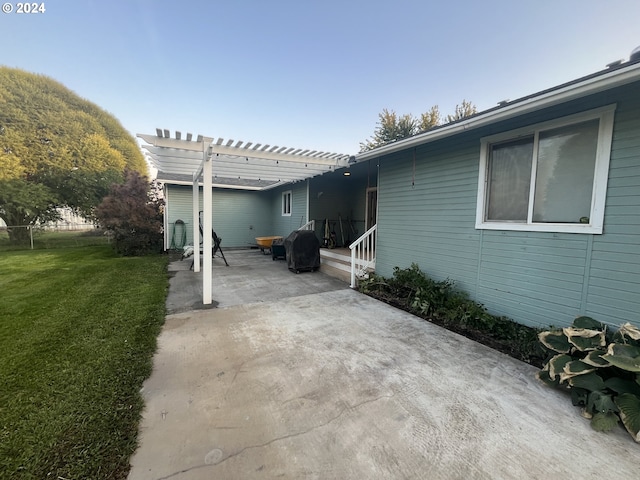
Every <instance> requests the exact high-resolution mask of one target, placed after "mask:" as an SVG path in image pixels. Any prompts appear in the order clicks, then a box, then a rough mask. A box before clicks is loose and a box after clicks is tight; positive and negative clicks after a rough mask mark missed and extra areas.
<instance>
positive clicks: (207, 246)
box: [202, 141, 213, 305]
mask: <svg viewBox="0 0 640 480" xmlns="http://www.w3.org/2000/svg"><path fill="white" fill-rule="evenodd" d="M208 149H209V143H207V142H204V141H203V142H202V156H203V158H204V161H203V164H202V177H203V179H202V252H203V253H202V303H203V304H204V305H210V304H211V288H212V283H213V278H212V276H213V275H212V274H213V234H212V232H213V218H212V217H213V205H212V201H213V192H212V187H213V186H212V183H213V179H212V177H213V175H212V173H213V167H212V165H211V163H212V162H211V158H210V157H209V155H208Z"/></svg>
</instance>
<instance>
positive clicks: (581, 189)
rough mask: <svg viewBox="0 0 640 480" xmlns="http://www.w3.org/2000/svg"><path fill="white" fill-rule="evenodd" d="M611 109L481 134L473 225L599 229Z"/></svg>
mask: <svg viewBox="0 0 640 480" xmlns="http://www.w3.org/2000/svg"><path fill="white" fill-rule="evenodd" d="M614 109H615V105H614V106H609V107H605V108H601V109H597V110H591V111H589V112H585V113H582V114H578V115H572V116H570V117H564V118H561V119H558V120H555V121H553V122H547V123H544V124H539V125H535V126H533V127H529V128H527V129H521V130H517V131H512V132H507V133H505V134H500V135H495V136H492V137H488V138H484V139H482V143H481V154H480V175H479V177H480V178H479V183H478V207H477V212H476V228H480V229H494V230H524V231H540V232H568V233H602V226H603V222H604V204H605V198H606V189H607V178H608V174H609V155H610V152H611V139H612V132H613V117H614Z"/></svg>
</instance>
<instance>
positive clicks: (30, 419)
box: [0, 242, 168, 479]
mask: <svg viewBox="0 0 640 480" xmlns="http://www.w3.org/2000/svg"><path fill="white" fill-rule="evenodd" d="M63 244H64V242H63ZM166 265H167V259H166V257H163V256H148V257H137V258H131V257H129V258H124V257H116V256H115V255H114V254H113V252H112V250H111V248H110V247H109V246H93V247H76V248H60V249H56V250H22V251H9V252H8V251H4V252H0V292H2V294H1V295H0V478H19V479H48V478H52V479H124V478H126V476H127V473H128V471H129V457H130V455H131V454H132V453H133V452H134V450H135V448H136V436H137V429H138V422H139V420H140V417H141V412H142V408H143V400H142V397H141V395H140V393H139V392H140V388H141V386H142V382H143V381H144V379H145V378H147V377H148V376H149V375H150V373H151V366H152V363H151V362H152V356H153V352H154V351H155V348H156V337H157V335H158V334H159V332H160V329H161V326H162V323H163V321H164V314H165V297H166V291H167V287H168V276H167V272H166Z"/></svg>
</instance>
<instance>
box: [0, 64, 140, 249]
mask: <svg viewBox="0 0 640 480" xmlns="http://www.w3.org/2000/svg"><path fill="white" fill-rule="evenodd" d="M125 168H129V169H132V170H135V171H138V172H141V173H146V171H147V167H146V164H145V161H144V157H143V156H142V153H141V152H140V149H139V148H138V145H137V144H136V142H135V140H134V139H133V137H132V136H131V135H130V134H129V133H128V132H127V131H126V130H125V129H124V128H123V127H122V125H120V123H119V122H118V120H116V119H115V118H114V117H113V116H112V115H110V114H108V113H106V112H105V111H104V110H102V109H101V108H99V107H98V106H96V105H94V104H93V103H91V102H89V101H87V100H84V99H82V98H80V97H78V96H77V95H76V94H75V93H73V92H72V91H70V90H69V89H67V88H66V87H64V86H63V85H61V84H60V83H58V82H56V81H54V80H52V79H50V78H48V77H45V76H42V75H36V74H32V73H28V72H25V71H22V70H17V69H12V68H7V67H0V218H2V219H3V220H4V221H5V223H6V224H7V225H36V224H38V223H40V222H46V221H48V220H53V219H55V218H57V216H58V214H57V210H56V209H57V208H58V207H62V206H68V207H71V208H72V209H74V210H75V211H76V212H78V213H80V214H81V215H84V216H88V217H90V216H91V215H92V213H93V209H94V208H95V206H96V205H97V204H98V203H100V201H101V200H102V198H103V197H104V196H105V195H106V194H107V193H108V191H109V187H110V186H111V184H112V183H114V182H122V180H123V173H124V170H125ZM21 234H22V235H28V233H27V231H26V229H24V228H20V229H13V230H12V229H10V230H9V236H10V238H11V239H12V240H13V241H20V240H21Z"/></svg>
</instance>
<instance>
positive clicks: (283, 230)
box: [265, 181, 308, 237]
mask: <svg viewBox="0 0 640 480" xmlns="http://www.w3.org/2000/svg"><path fill="white" fill-rule="evenodd" d="M307 184H308V182H306V181H305V182H297V183H294V184H291V185H286V186H284V187H279V188H276V189H274V190H272V191H270V192H268V193H269V197H270V198H269V200H268V202H269V209H270V213H269V216H270V219H271V222H270V225H269V228H270V230H271V233H269V234H265V236H267V235H279V236H281V237H286V236H287V235H289V234H290V233H291V232H293V231H294V230H297V229H298V228H300V227H301V226H302V225H304V224H305V223H307ZM284 192H291V215H283V214H282V194H283V193H284ZM265 193H267V192H265Z"/></svg>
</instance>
